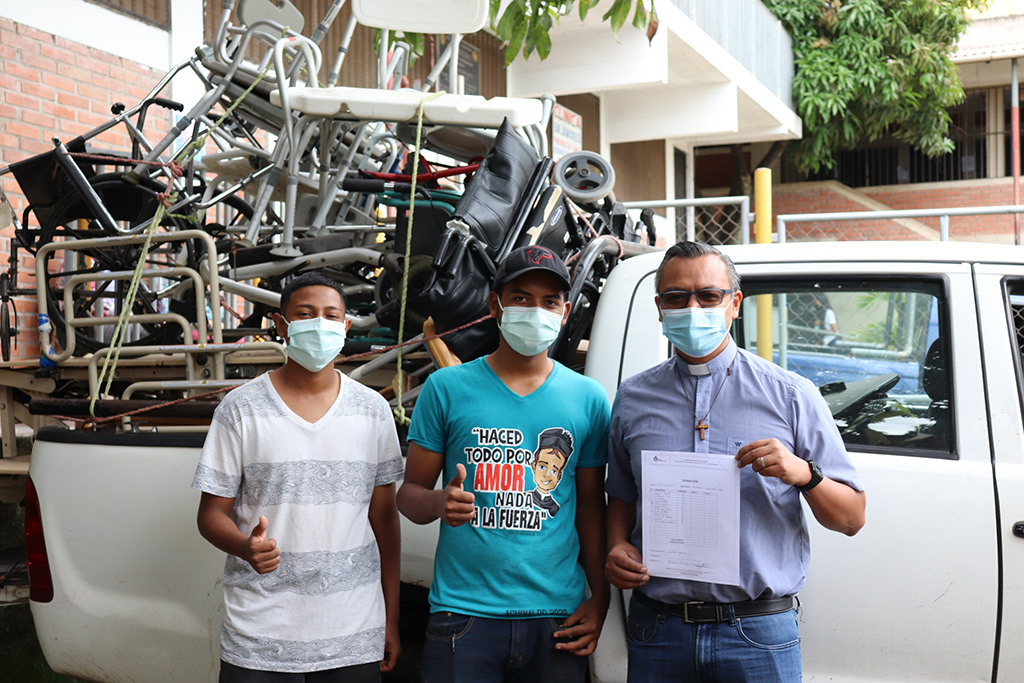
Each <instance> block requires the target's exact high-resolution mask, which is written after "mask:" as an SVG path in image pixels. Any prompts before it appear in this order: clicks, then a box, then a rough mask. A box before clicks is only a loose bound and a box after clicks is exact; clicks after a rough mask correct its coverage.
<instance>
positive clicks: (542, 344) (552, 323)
mask: <svg viewBox="0 0 1024 683" xmlns="http://www.w3.org/2000/svg"><path fill="white" fill-rule="evenodd" d="M498 308H499V309H500V310H501V322H500V323H498V329H499V330H501V336H502V337H504V338H505V341H506V342H508V345H509V346H511V347H512V350H513V351H515V352H516V353H518V354H519V355H521V356H536V355H537V354H538V353H541V352H543V351H546V350H547V348H548V347H549V346H551V345H552V344H553V343H554V342H555V339H557V338H558V333H559V331H560V330H561V329H562V316H561V315H559V314H558V313H553V312H551V311H546V310H544V309H543V308H525V307H521V306H511V307H509V308H502V306H501V302H500V301H499V302H498Z"/></svg>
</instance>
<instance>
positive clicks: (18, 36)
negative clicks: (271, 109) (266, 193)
mask: <svg viewBox="0 0 1024 683" xmlns="http://www.w3.org/2000/svg"><path fill="white" fill-rule="evenodd" d="M112 39H113V37H112ZM0 61H2V63H3V69H2V71H0V167H6V166H8V165H9V164H11V163H13V162H16V161H22V160H24V159H27V158H29V157H32V156H34V155H37V154H41V153H44V152H47V151H49V150H51V149H52V148H53V144H52V143H51V142H50V140H51V138H53V137H59V138H60V139H61V140H63V141H65V142H66V141H68V140H71V139H72V138H74V137H76V136H78V135H81V134H83V133H86V132H88V131H89V130H91V129H93V128H95V127H97V126H99V125H101V124H103V123H104V122H106V121H107V120H109V119H110V118H111V114H110V106H111V104H113V103H114V102H118V101H120V102H123V103H125V104H126V105H128V106H132V105H134V104H136V103H137V102H139V101H140V100H141V99H142V98H143V97H145V96H146V94H148V93H149V91H150V89H151V88H152V87H153V86H154V85H155V84H156V83H157V81H159V79H160V78H161V77H162V76H163V73H162V72H159V71H155V70H153V69H151V68H149V67H146V66H143V65H140V64H137V63H134V62H131V61H127V60H124V59H122V58H120V57H118V56H116V55H112V54H110V53H107V52H103V51H100V50H96V49H93V48H90V47H86V46H84V45H81V44H79V43H74V42H71V41H69V40H65V39H64V38H61V37H59V36H55V35H52V34H49V33H44V32H42V31H38V30H36V29H34V28H32V27H30V26H26V25H23V24H18V23H16V22H13V21H11V20H9V19H6V18H3V17H0ZM151 122H152V123H153V124H154V128H153V129H154V130H157V131H160V130H166V128H167V119H166V117H161V116H159V115H157V114H156V110H152V111H151ZM148 127H149V126H148V125H147V128H148ZM153 137H157V136H156V135H154V136H153ZM127 141H128V136H127V134H126V133H125V132H124V131H123V130H122V129H112V130H110V131H107V132H105V133H103V134H102V135H100V136H99V137H97V138H95V139H94V140H93V141H92V142H91V143H90V144H91V145H92V146H96V147H99V148H103V149H117V150H122V151H127V150H128V142H127ZM0 183H2V184H3V185H2V186H3V190H4V192H5V193H6V194H7V197H8V199H9V200H10V201H11V203H12V204H13V205H14V210H15V212H16V213H17V216H18V219H19V220H21V218H22V215H23V211H24V209H25V199H24V197H23V196H22V195H21V193H20V191H19V189H18V185H17V183H16V182H15V180H14V177H13V176H11V175H4V176H0ZM30 223H31V224H32V225H35V218H34V217H33V218H31V219H30ZM12 235H13V228H10V227H8V228H7V229H5V230H3V231H2V232H0V237H2V238H3V239H2V240H0V268H2V269H4V270H6V268H7V262H8V258H9V255H10V237H11V236H12ZM20 253H21V254H22V256H21V258H20V259H19V260H20V264H19V267H20V269H21V272H22V274H23V276H22V278H21V281H20V284H21V286H23V287H33V286H35V282H34V280H35V278H34V268H35V263H34V259H33V258H32V257H31V256H30V255H28V254H24V252H20ZM58 264H59V262H58ZM16 303H17V309H18V326H19V328H20V329H21V330H22V333H21V334H20V335H19V338H18V348H17V349H16V350H14V351H12V359H15V358H22V359H30V358H37V357H38V356H39V344H38V337H37V336H36V334H35V327H36V312H37V307H36V300H35V298H34V297H17V298H16Z"/></svg>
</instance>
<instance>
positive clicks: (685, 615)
mask: <svg viewBox="0 0 1024 683" xmlns="http://www.w3.org/2000/svg"><path fill="white" fill-rule="evenodd" d="M703 604H704V603H703V602H702V601H699V600H695V601H692V602H684V603H683V623H686V624H699V623H701V621H699V620H697V619H692V618H690V605H695V606H696V605H703Z"/></svg>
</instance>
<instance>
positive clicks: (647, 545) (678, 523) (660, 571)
mask: <svg viewBox="0 0 1024 683" xmlns="http://www.w3.org/2000/svg"><path fill="white" fill-rule="evenodd" d="M641 458H642V460H641V468H642V477H643V489H644V490H643V511H642V512H643V535H644V538H643V545H644V547H643V548H641V550H640V552H641V553H642V554H643V557H644V564H645V565H646V566H647V571H648V572H649V573H650V574H651V576H660V577H663V578H669V579H687V580H690V581H707V582H709V583H722V584H728V585H731V586H735V585H738V584H739V581H740V470H739V468H738V467H736V460H735V458H734V456H732V455H716V454H707V453H682V452H674V451H643V453H642V454H641Z"/></svg>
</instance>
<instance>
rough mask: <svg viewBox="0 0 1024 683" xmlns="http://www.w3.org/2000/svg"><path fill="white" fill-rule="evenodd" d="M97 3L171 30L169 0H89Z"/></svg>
mask: <svg viewBox="0 0 1024 683" xmlns="http://www.w3.org/2000/svg"><path fill="white" fill-rule="evenodd" d="M91 1H92V2H94V3H96V4H97V5H102V6H104V7H108V8H110V9H112V10H114V11H117V12H121V13H122V14H127V15H128V16H130V17H134V18H136V19H141V20H142V21H144V22H146V23H147V24H153V25H154V26H159V27H160V28H162V29H167V30H168V31H170V30H171V0H91Z"/></svg>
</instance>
